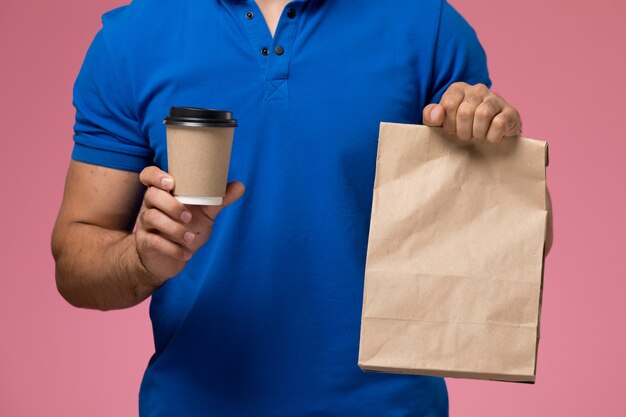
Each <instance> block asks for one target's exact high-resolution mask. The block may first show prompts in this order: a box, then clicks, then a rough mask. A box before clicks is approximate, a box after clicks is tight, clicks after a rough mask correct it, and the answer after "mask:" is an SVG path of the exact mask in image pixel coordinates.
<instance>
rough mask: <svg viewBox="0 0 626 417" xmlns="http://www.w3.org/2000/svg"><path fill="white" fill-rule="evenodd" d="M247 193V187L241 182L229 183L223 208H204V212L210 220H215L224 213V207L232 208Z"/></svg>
mask: <svg viewBox="0 0 626 417" xmlns="http://www.w3.org/2000/svg"><path fill="white" fill-rule="evenodd" d="M245 191H246V187H245V186H244V185H243V183H241V182H239V181H233V182H229V183H228V185H227V186H226V193H225V194H224V200H223V201H222V205H221V206H202V211H203V212H204V214H206V215H207V216H208V217H209V218H210V219H212V220H215V218H216V217H217V215H218V214H219V213H220V211H222V209H223V208H224V207H227V206H230V205H231V204H233V203H234V202H235V201H237V200H239V198H241V196H242V195H243V193H244V192H245Z"/></svg>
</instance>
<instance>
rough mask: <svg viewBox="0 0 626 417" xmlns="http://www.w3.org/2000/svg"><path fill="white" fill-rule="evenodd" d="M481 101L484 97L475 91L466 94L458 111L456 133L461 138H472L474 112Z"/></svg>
mask: <svg viewBox="0 0 626 417" xmlns="http://www.w3.org/2000/svg"><path fill="white" fill-rule="evenodd" d="M481 101H482V97H480V96H478V95H477V94H475V93H472V92H469V93H467V94H465V98H464V99H463V101H462V102H461V104H460V105H459V109H458V110H457V113H456V135H457V137H458V138H459V139H462V140H470V139H472V134H473V125H474V114H475V113H476V109H477V107H478V106H479V104H480V102H481Z"/></svg>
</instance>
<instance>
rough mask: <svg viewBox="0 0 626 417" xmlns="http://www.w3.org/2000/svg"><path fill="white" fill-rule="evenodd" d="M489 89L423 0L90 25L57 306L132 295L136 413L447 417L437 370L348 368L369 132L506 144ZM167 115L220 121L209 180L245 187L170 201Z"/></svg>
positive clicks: (513, 123)
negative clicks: (138, 343)
mask: <svg viewBox="0 0 626 417" xmlns="http://www.w3.org/2000/svg"><path fill="white" fill-rule="evenodd" d="M488 86H490V80H489V76H488V73H487V67H486V58H485V56H484V53H483V50H482V48H481V46H480V44H479V42H478V40H477V38H476V35H475V33H474V31H473V30H472V29H471V27H470V26H469V25H468V24H467V23H466V22H465V21H464V20H463V18H462V17H461V16H460V15H459V14H458V13H457V12H456V11H455V10H454V9H453V8H452V7H451V6H450V5H448V4H447V3H446V2H445V1H441V0H422V1H418V0H399V1H396V2H393V4H392V3H387V2H378V1H373V0H371V1H366V2H353V1H350V0H334V1H323V0H309V1H306V0H296V1H293V2H290V3H288V2H287V1H284V0H280V1H278V0H274V1H271V0H264V1H261V0H258V1H257V2H256V3H255V2H252V1H240V0H239V1H238V0H187V1H178V2H171V1H165V0H136V1H135V2H133V3H132V4H131V5H130V6H127V7H124V8H120V9H116V10H114V11H112V12H110V13H108V14H106V15H105V16H104V18H103V29H102V30H101V31H100V32H99V33H98V34H97V35H96V38H95V39H94V41H93V44H92V45H91V47H90V49H89V52H88V53H87V56H86V58H85V62H84V65H83V68H82V69H81V72H80V74H79V76H78V79H77V81H76V86H75V90H74V105H75V107H76V125H75V137H74V140H75V147H74V151H73V154H72V158H73V161H72V162H71V163H70V167H69V170H68V174H67V182H66V187H65V194H64V199H63V204H62V207H61V211H60V213H59V217H58V220H57V224H56V227H55V230H54V233H53V242H52V246H53V253H54V256H55V259H56V278H57V285H58V288H59V291H60V292H61V294H62V295H63V296H64V297H65V298H66V299H67V300H68V301H69V302H70V303H72V304H73V305H76V306H79V307H86V308H96V309H101V310H108V309H117V308H125V307H130V306H133V305H135V304H138V303H140V302H141V301H142V300H144V299H146V298H147V297H149V296H152V299H151V307H150V314H151V318H152V323H153V330H154V338H155V354H154V355H153V357H152V358H151V360H150V363H149V365H148V368H147V370H146V373H145V376H144V379H143V383H142V387H141V393H140V413H141V415H142V416H208V415H215V416H308V415H332V416H344V415H356V416H370V415H371V416H380V415H398V416H400V415H411V416H444V415H447V412H448V405H447V394H446V388H445V384H444V381H443V380H442V379H440V378H432V377H420V376H406V375H405V376H402V375H387V374H377V373H363V372H361V371H360V370H359V368H358V367H357V352H358V342H359V338H358V335H359V325H360V313H361V301H362V289H363V272H364V265H365V254H366V248H367V236H368V226H369V215H370V209H371V196H372V194H371V193H372V185H373V179H374V170H375V159H376V146H377V134H378V125H379V122H380V121H392V122H405V123H420V122H422V121H423V122H424V123H425V124H428V125H432V126H443V127H444V129H446V130H447V131H449V132H456V135H457V136H458V137H459V140H470V139H471V138H472V137H474V138H477V139H480V140H487V141H489V142H494V143H496V142H499V141H500V140H502V139H503V138H504V137H506V136H511V135H515V134H518V133H519V130H520V125H521V123H520V118H519V115H518V113H517V111H516V110H515V109H513V108H512V107H511V106H510V105H508V104H507V103H506V102H505V101H504V100H503V99H502V98H500V97H499V96H497V95H495V94H493V93H492V92H491V91H490V90H489V89H488ZM172 105H178V106H195V107H207V108H218V109H227V110H231V111H232V112H233V113H234V115H235V117H236V118H237V119H238V120H239V126H240V127H238V128H237V129H236V132H235V140H234V145H233V153H232V160H231V168H230V174H229V176H230V178H231V179H237V180H240V181H243V183H245V184H246V192H245V196H243V195H244V186H243V184H242V183H241V182H236V181H233V182H231V183H230V184H229V186H228V188H227V192H226V196H225V199H224V204H223V206H221V207H204V206H184V205H182V204H181V203H179V202H178V201H177V200H176V199H175V198H174V197H172V195H171V194H170V193H169V191H171V190H172V189H173V187H174V182H173V179H172V178H171V177H169V176H168V175H167V174H166V171H167V157H166V149H165V128H164V127H163V125H162V120H163V117H164V116H165V115H166V114H167V112H168V110H169V107H170V106H172ZM494 146H497V145H494ZM242 196H243V198H242ZM238 200H239V201H238ZM235 203H236V204H235ZM230 205H232V206H231V207H228V208H227V209H225V210H223V211H222V209H223V208H225V207H227V206H230ZM138 212H139V215H137V213H138ZM218 214H219V217H218ZM135 221H136V231H135V233H131V231H132V229H133V226H134V225H135Z"/></svg>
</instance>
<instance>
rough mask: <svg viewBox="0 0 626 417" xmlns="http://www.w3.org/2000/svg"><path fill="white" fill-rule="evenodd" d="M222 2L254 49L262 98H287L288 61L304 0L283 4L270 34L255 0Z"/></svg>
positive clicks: (270, 99) (276, 99) (271, 100)
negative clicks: (262, 79)
mask: <svg viewBox="0 0 626 417" xmlns="http://www.w3.org/2000/svg"><path fill="white" fill-rule="evenodd" d="M222 3H223V4H224V5H225V6H226V7H227V9H229V12H230V13H231V15H233V17H234V18H235V20H236V21H237V22H238V23H240V24H241V25H242V26H243V28H244V32H245V33H246V34H247V36H248V38H249V40H250V44H251V47H252V48H253V49H254V51H252V52H253V55H254V56H255V57H256V59H257V61H258V63H259V67H260V69H261V71H262V73H263V75H264V83H263V84H264V85H263V88H264V100H265V101H267V102H273V101H280V100H286V99H288V97H289V83H288V80H289V63H290V60H291V57H292V54H293V53H294V43H295V37H296V33H297V30H298V25H299V24H300V21H301V17H302V14H303V12H304V9H305V5H306V1H302V0H297V1H292V2H290V3H289V4H287V5H286V6H285V8H284V9H283V12H282V13H281V16H280V19H279V21H278V25H277V27H276V31H275V33H274V37H273V38H272V36H271V34H270V31H269V28H268V26H267V24H266V22H265V19H264V18H263V14H262V13H261V10H260V9H259V7H258V6H257V4H256V2H254V1H252V0H249V1H244V2H234V1H228V0H223V1H222Z"/></svg>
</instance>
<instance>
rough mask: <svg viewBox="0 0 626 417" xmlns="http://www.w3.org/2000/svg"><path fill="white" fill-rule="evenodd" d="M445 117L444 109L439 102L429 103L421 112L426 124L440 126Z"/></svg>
mask: <svg viewBox="0 0 626 417" xmlns="http://www.w3.org/2000/svg"><path fill="white" fill-rule="evenodd" d="M445 118H446V110H445V109H444V108H443V106H442V105H441V104H436V103H432V104H429V105H428V106H426V107H424V111H423V112H422V120H423V123H424V124H425V125H426V126H442V125H443V121H444V120H445Z"/></svg>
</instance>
